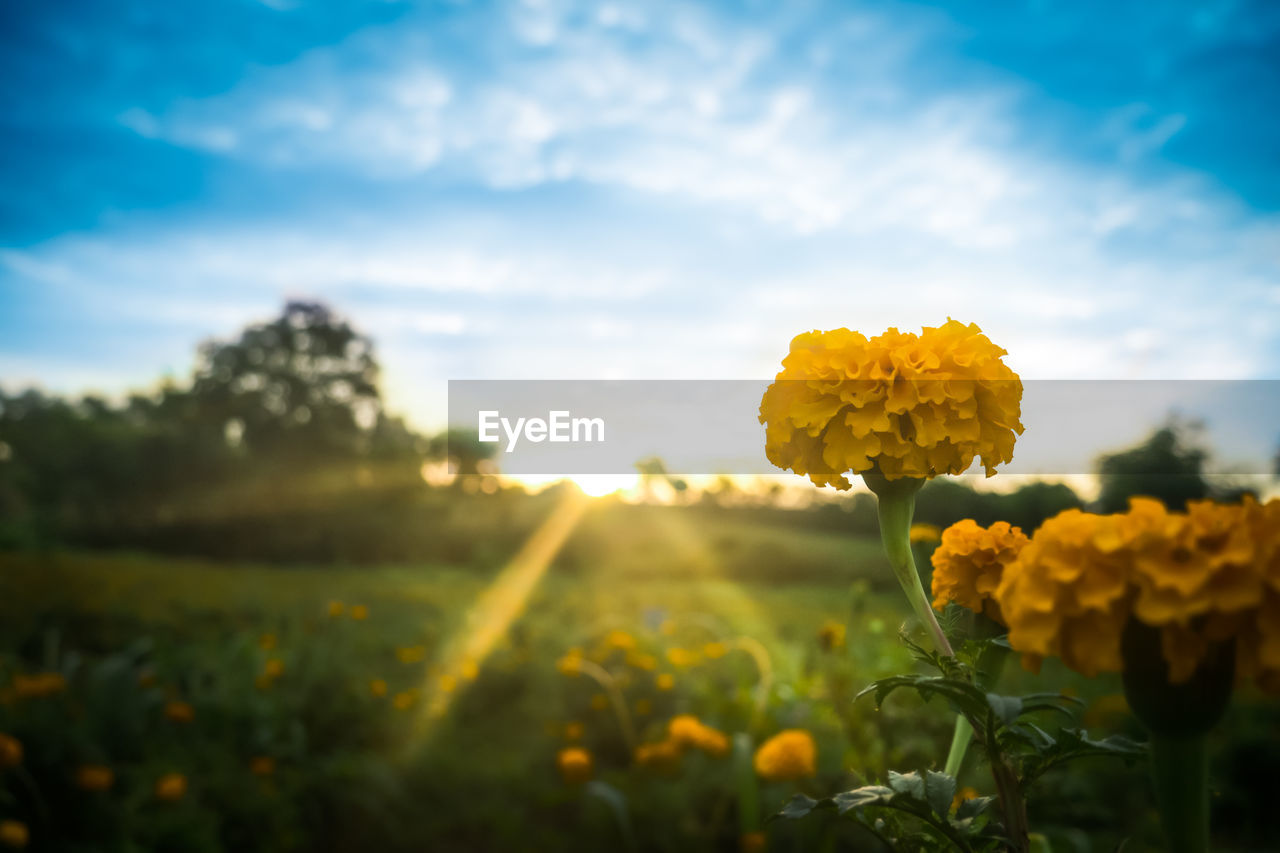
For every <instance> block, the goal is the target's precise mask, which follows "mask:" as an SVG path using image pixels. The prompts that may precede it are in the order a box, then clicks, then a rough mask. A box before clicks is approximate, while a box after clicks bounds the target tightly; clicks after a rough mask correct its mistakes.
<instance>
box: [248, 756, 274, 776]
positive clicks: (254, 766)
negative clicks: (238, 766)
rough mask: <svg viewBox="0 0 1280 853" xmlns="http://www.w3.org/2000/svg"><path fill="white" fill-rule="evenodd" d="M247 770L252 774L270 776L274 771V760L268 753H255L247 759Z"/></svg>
mask: <svg viewBox="0 0 1280 853" xmlns="http://www.w3.org/2000/svg"><path fill="white" fill-rule="evenodd" d="M249 772H250V773H252V774H253V775H254V776H262V777H265V776H270V775H271V774H273V773H275V772H276V760H275V759H274V758H272V757H271V756H269V755H255V756H254V757H253V758H251V759H250V760H249Z"/></svg>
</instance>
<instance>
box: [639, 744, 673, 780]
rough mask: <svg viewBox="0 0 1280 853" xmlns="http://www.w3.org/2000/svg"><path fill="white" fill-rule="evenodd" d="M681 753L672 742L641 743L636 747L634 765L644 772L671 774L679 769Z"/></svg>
mask: <svg viewBox="0 0 1280 853" xmlns="http://www.w3.org/2000/svg"><path fill="white" fill-rule="evenodd" d="M682 755H683V753H682V750H681V749H680V745H679V744H678V743H676V742H675V741H673V740H670V739H668V740H661V741H657V742H655V743H642V744H640V745H639V746H638V747H636V755H635V757H636V764H639V765H640V766H641V767H643V768H645V769H646V770H652V771H654V772H657V773H666V774H671V773H675V772H676V771H678V770H679V769H680V759H681V757H682Z"/></svg>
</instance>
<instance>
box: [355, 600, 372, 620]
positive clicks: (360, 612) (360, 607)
mask: <svg viewBox="0 0 1280 853" xmlns="http://www.w3.org/2000/svg"><path fill="white" fill-rule="evenodd" d="M351 618H352V619H354V620H355V621H357V622H363V621H364V620H365V619H368V618H369V608H368V606H367V605H364V604H353V605H351Z"/></svg>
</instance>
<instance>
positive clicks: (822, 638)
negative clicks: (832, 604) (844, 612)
mask: <svg viewBox="0 0 1280 853" xmlns="http://www.w3.org/2000/svg"><path fill="white" fill-rule="evenodd" d="M844 632H845V629H844V625H842V624H840V623H839V622H836V621H834V620H832V619H828V620H827V621H826V622H824V623H823V624H822V627H821V628H819V629H818V645H819V646H820V647H821V648H822V650H823V651H824V652H830V651H834V650H835V649H838V648H840V647H841V646H843V645H844Z"/></svg>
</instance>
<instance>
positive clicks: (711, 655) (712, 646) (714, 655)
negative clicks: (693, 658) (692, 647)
mask: <svg viewBox="0 0 1280 853" xmlns="http://www.w3.org/2000/svg"><path fill="white" fill-rule="evenodd" d="M728 653H729V646H728V645H727V644H725V643H721V642H719V641H716V642H711V643H707V644H706V645H705V646H703V647H702V656H703V657H705V658H706V659H707V660H719V659H720V658H722V657H724V656H725V655H727V654H728Z"/></svg>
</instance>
